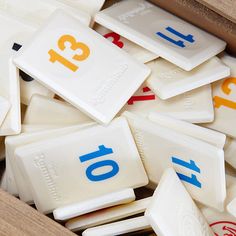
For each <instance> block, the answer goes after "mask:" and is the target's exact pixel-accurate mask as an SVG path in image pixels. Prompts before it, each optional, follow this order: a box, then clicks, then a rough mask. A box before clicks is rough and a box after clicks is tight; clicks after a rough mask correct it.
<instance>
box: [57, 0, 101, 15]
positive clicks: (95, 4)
mask: <svg viewBox="0 0 236 236" xmlns="http://www.w3.org/2000/svg"><path fill="white" fill-rule="evenodd" d="M59 1H60V2H64V3H65V4H68V3H70V4H72V5H73V6H74V7H76V8H78V9H80V10H82V11H85V12H87V13H89V15H91V16H94V15H95V13H97V12H98V11H100V9H101V8H102V6H103V4H104V2H105V0H96V1H94V0H85V1H84V0H59Z"/></svg>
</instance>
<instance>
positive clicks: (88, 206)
mask: <svg viewBox="0 0 236 236" xmlns="http://www.w3.org/2000/svg"><path fill="white" fill-rule="evenodd" d="M134 200H135V194H134V190H133V189H131V188H128V189H122V190H119V191H116V192H112V193H108V194H106V195H103V196H99V197H96V198H94V199H90V200H87V201H83V202H80V203H74V204H71V205H68V206H64V207H60V208H57V209H55V210H54V211H53V216H54V218H55V219H56V220H68V219H72V218H74V217H76V216H81V215H85V214H87V213H90V212H93V211H98V210H101V209H104V208H109V207H112V206H116V205H120V204H125V203H129V202H132V201H134Z"/></svg>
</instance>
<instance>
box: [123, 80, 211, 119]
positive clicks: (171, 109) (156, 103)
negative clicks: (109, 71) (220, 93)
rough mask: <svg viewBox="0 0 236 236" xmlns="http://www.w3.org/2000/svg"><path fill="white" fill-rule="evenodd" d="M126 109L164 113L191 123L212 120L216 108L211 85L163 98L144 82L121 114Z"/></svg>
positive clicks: (144, 112) (136, 111)
mask: <svg viewBox="0 0 236 236" xmlns="http://www.w3.org/2000/svg"><path fill="white" fill-rule="evenodd" d="M124 111H130V112H133V113H135V114H138V115H141V116H144V117H146V116H147V115H148V114H149V113H150V112H156V113H162V114H166V115H169V116H172V117H174V118H177V119H181V120H185V121H188V122H191V123H201V122H212V121H213V119H214V109H213V103H212V95H211V86H210V85H205V86H203V87H200V88H198V89H194V90H192V91H189V92H187V93H184V94H181V95H179V96H176V97H174V98H170V99H168V100H161V99H160V98H158V97H157V96H156V95H155V94H154V93H153V92H152V91H151V90H150V89H149V88H148V87H147V85H146V84H145V83H144V84H143V85H142V86H141V87H140V88H139V89H138V91H137V92H136V93H135V94H134V95H133V96H132V97H131V98H130V99H129V100H128V103H127V104H126V105H125V106H124V107H123V108H122V110H121V111H120V114H121V113H122V112H124Z"/></svg>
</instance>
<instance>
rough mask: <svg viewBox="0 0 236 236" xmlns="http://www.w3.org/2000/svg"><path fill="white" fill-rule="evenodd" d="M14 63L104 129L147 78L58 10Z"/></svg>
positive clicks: (118, 51) (130, 60)
mask: <svg viewBox="0 0 236 236" xmlns="http://www.w3.org/2000/svg"><path fill="white" fill-rule="evenodd" d="M68 29H70V30H69V31H68ZM78 32H79V33H78ZM78 42H79V43H78ZM67 43H69V44H71V47H70V48H68V47H67V45H68V44H67ZM73 45H74V46H73ZM80 50H82V54H81V51H80ZM78 51H79V54H78ZM36 52H37V55H38V56H37V57H35V56H33V54H35V53H36ZM14 62H15V63H16V65H17V66H18V67H19V68H20V69H21V70H23V71H24V72H26V73H27V74H29V75H30V76H32V77H33V78H35V79H37V80H38V81H40V82H41V83H42V84H44V85H45V86H46V87H48V88H49V89H50V90H52V91H54V92H55V93H57V94H58V95H59V96H61V97H62V98H64V99H65V100H66V101H68V102H69V103H71V104H72V105H74V106H75V107H77V108H79V109H80V110H81V111H83V112H84V113H86V114H87V115H88V116H90V117H91V118H93V119H94V120H96V121H98V122H100V123H102V124H107V123H109V122H110V121H111V120H112V119H113V118H114V117H115V115H116V114H117V113H118V111H119V110H120V109H121V108H122V106H123V105H124V104H125V103H126V101H127V100H128V99H129V97H130V96H131V95H132V94H133V93H134V92H135V91H136V90H137V89H138V88H139V86H140V85H141V84H142V83H143V82H144V80H145V79H146V78H147V76H148V75H149V74H150V70H149V69H148V67H146V66H145V65H143V64H142V63H140V62H138V61H136V60H134V59H133V58H132V57H130V56H129V55H128V54H127V53H125V52H124V51H123V50H121V49H119V48H118V47H117V46H115V45H113V44H111V43H110V42H108V41H107V40H106V39H105V38H104V37H102V36H101V35H99V34H98V33H97V32H95V31H94V30H92V29H90V28H89V27H87V26H85V25H84V24H82V23H80V22H79V21H78V20H77V19H76V18H74V17H72V16H71V15H69V14H67V13H66V12H64V11H59V10H58V11H56V12H55V13H54V14H53V15H52V16H51V18H50V19H49V21H48V22H47V24H45V26H44V27H43V28H42V29H41V30H40V31H38V33H37V34H36V35H35V37H34V39H33V40H32V41H31V43H29V44H28V45H27V47H24V48H23V49H22V50H20V51H19V53H18V54H17V55H16V57H15V58H14ZM42 68H43V69H42ZM111 104H112V106H111Z"/></svg>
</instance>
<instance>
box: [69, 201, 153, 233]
mask: <svg viewBox="0 0 236 236" xmlns="http://www.w3.org/2000/svg"><path fill="white" fill-rule="evenodd" d="M150 199H151V198H150V197H149V198H143V199H140V200H137V201H134V202H131V203H128V204H124V205H120V206H115V207H110V208H108V209H104V210H99V211H96V212H92V213H89V214H86V215H83V216H79V217H76V218H74V219H71V220H69V221H67V223H66V224H65V226H66V227H67V228H68V229H70V230H72V231H79V230H84V229H87V228H90V227H94V226H97V225H101V224H106V223H110V222H112V221H118V220H121V219H124V218H126V217H129V216H133V215H137V214H140V213H143V212H144V211H145V210H146V208H147V206H148V204H149V203H150Z"/></svg>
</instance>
